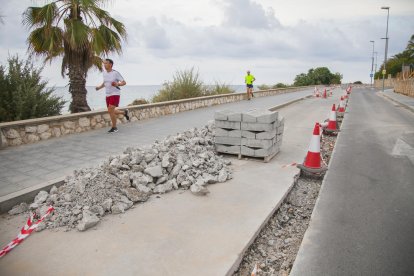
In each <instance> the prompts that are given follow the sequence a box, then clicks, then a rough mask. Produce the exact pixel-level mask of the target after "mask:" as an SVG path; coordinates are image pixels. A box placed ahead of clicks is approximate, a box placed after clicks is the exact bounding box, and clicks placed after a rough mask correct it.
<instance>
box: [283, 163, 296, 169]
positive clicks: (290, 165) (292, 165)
mask: <svg viewBox="0 0 414 276" xmlns="http://www.w3.org/2000/svg"><path fill="white" fill-rule="evenodd" d="M297 164H298V163H291V164H288V165H283V166H282V169H284V168H286V167H294V166H296V165H297Z"/></svg>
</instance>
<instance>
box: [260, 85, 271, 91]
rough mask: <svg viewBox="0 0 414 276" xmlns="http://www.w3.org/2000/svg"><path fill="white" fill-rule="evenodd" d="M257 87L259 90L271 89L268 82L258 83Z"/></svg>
mask: <svg viewBox="0 0 414 276" xmlns="http://www.w3.org/2000/svg"><path fill="white" fill-rule="evenodd" d="M257 88H258V89H259V90H269V89H270V86H269V85H267V84H262V85H258V86H257Z"/></svg>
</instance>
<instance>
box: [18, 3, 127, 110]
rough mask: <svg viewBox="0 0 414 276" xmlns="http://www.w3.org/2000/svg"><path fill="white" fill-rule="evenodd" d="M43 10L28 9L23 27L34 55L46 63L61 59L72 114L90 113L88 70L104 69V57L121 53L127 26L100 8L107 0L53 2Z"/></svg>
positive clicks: (43, 7)
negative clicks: (87, 96) (27, 29)
mask: <svg viewBox="0 0 414 276" xmlns="http://www.w3.org/2000/svg"><path fill="white" fill-rule="evenodd" d="M48 2H50V3H49V4H46V5H44V6H42V7H29V8H27V10H26V11H25V12H24V14H23V24H24V25H25V26H27V27H28V28H29V29H30V30H32V31H31V33H30V34H29V37H28V44H29V51H30V53H31V54H35V55H38V56H42V57H44V58H45V62H46V61H51V60H53V59H54V58H56V57H62V58H63V60H62V68H61V73H62V76H63V77H64V76H65V74H67V75H68V77H69V92H70V93H71V94H72V102H71V104H70V107H69V109H70V111H71V112H72V113H77V112H83V111H89V110H90V107H89V105H88V103H87V100H86V94H87V90H86V88H85V84H86V77H87V73H88V70H89V69H90V68H91V67H93V66H95V67H97V68H98V69H99V70H101V66H102V65H101V64H102V60H101V57H103V56H104V55H108V54H109V53H113V52H116V53H118V54H120V53H121V51H122V47H121V39H125V38H126V30H125V26H124V25H123V24H122V23H121V22H119V21H117V20H115V19H114V18H112V17H111V16H110V15H109V13H108V12H106V11H105V10H103V9H101V8H100V7H101V6H102V5H103V4H104V3H105V2H107V1H105V0H54V1H48Z"/></svg>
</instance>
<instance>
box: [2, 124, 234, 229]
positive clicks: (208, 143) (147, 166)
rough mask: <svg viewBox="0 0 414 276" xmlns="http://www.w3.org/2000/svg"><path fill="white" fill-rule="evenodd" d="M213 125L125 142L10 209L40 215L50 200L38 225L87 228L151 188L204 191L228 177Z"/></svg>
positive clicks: (146, 194)
mask: <svg viewBox="0 0 414 276" xmlns="http://www.w3.org/2000/svg"><path fill="white" fill-rule="evenodd" d="M213 128H214V122H210V123H209V124H208V125H207V126H205V127H203V128H200V129H197V128H193V129H190V130H188V131H185V132H183V133H178V134H177V135H175V136H169V137H167V138H166V139H164V140H162V141H155V142H154V143H153V144H151V145H147V146H145V147H138V148H132V147H130V148H127V149H126V150H125V151H124V152H123V153H122V154H121V155H118V156H111V157H109V158H108V159H107V160H106V161H104V162H103V164H101V165H100V166H98V167H94V168H85V169H81V170H76V171H74V172H73V175H71V176H68V177H67V178H66V180H65V183H64V184H63V185H62V186H60V187H55V186H54V187H52V189H51V190H50V192H49V193H48V192H46V191H41V192H39V194H38V195H37V196H36V198H35V200H34V202H33V203H32V204H30V207H28V206H27V204H25V203H22V204H20V205H17V206H15V207H14V208H13V209H12V210H11V211H10V212H9V214H18V213H22V212H25V211H26V210H28V209H29V208H30V209H31V210H34V211H35V212H36V213H37V214H38V215H40V213H41V212H43V210H44V209H45V208H46V209H47V206H49V205H52V206H53V207H54V208H55V211H54V212H53V213H52V215H51V216H49V217H47V219H45V221H43V222H42V223H41V225H39V228H38V231H39V230H40V231H41V230H43V229H45V228H57V227H65V228H66V229H65V230H71V229H73V228H77V229H78V230H79V231H85V230H87V229H89V228H91V227H94V226H95V225H97V224H98V223H99V221H100V218H102V217H103V216H105V215H106V214H109V213H112V214H120V213H124V212H125V211H127V210H128V209H129V208H131V207H132V206H133V205H134V203H142V202H145V201H147V200H148V199H149V198H150V196H151V195H152V194H163V193H168V192H170V191H172V190H177V189H185V190H187V189H190V191H191V192H192V193H193V194H195V195H206V194H208V192H209V191H208V189H207V188H206V186H207V185H208V184H213V183H217V182H224V181H226V180H228V179H231V178H232V171H231V169H230V167H229V166H228V165H230V163H231V162H230V161H229V160H225V159H223V158H222V157H221V156H219V155H217V154H216V152H215V149H214V143H213Z"/></svg>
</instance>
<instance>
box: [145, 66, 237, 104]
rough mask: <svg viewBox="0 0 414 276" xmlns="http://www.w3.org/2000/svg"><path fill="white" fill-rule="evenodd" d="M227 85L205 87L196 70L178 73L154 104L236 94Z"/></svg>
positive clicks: (154, 98)
mask: <svg viewBox="0 0 414 276" xmlns="http://www.w3.org/2000/svg"><path fill="white" fill-rule="evenodd" d="M234 92H235V91H234V90H233V89H231V88H230V87H229V86H228V85H226V84H219V83H216V84H215V85H213V86H208V85H204V83H203V81H201V80H200V75H199V74H198V72H194V68H192V69H189V70H184V71H177V72H176V73H175V75H174V76H173V81H172V82H166V83H164V84H163V87H162V89H161V90H160V91H158V93H157V94H156V95H155V96H154V97H153V98H152V100H151V101H152V102H153V103H157V102H164V101H173V100H180V99H188V98H195V97H202V96H210V95H218V94H228V93H234Z"/></svg>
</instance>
